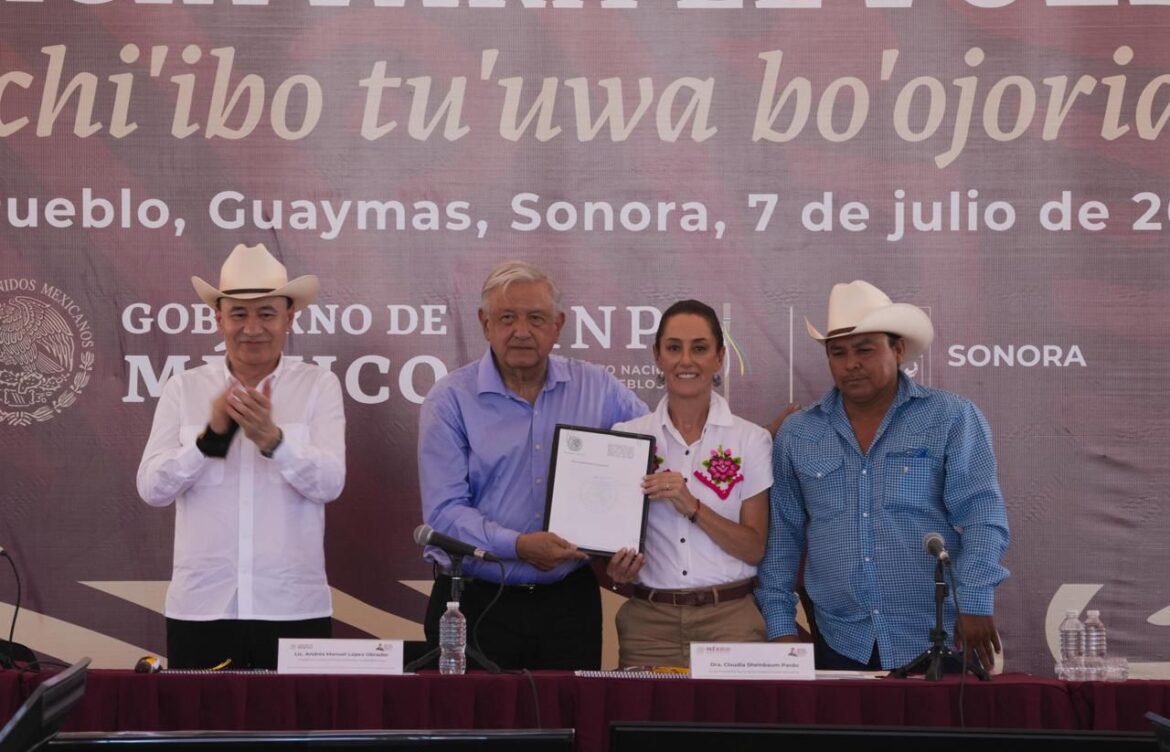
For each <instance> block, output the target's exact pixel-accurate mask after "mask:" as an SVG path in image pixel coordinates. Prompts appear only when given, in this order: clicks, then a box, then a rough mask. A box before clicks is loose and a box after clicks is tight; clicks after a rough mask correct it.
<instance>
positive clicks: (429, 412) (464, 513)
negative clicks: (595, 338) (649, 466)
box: [418, 348, 649, 585]
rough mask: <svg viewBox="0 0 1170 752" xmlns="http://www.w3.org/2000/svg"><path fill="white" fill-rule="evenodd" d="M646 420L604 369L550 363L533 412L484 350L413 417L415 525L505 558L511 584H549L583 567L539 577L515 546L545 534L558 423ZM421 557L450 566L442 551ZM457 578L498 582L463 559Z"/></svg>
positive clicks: (491, 569)
mask: <svg viewBox="0 0 1170 752" xmlns="http://www.w3.org/2000/svg"><path fill="white" fill-rule="evenodd" d="M647 412H649V411H648V410H647V408H646V405H645V403H643V402H642V400H640V399H638V397H637V395H635V394H634V393H633V392H632V391H630V390H629V389H628V388H626V387H625V386H624V385H622V384H621V383H620V382H618V380H617V379H615V378H614V377H613V376H612V375H611V374H609V373H608V372H606V371H605V370H604V369H603V368H601V367H599V366H596V365H593V364H591V363H585V362H583V361H580V360H573V359H569V358H563V357H561V356H559V355H551V356H549V361H548V374H547V376H546V378H545V384H544V388H543V389H542V390H541V392H540V395H539V396H538V397H537V399H536V404H534V405H533V404H530V403H529V402H528V401H527V400H525V399H523V398H522V397H520V396H519V395H517V394H515V393H514V392H512V391H511V390H510V389H508V388H507V387H505V386H504V382H503V379H502V378H501V377H500V372H499V370H498V369H497V368H496V364H495V361H494V360H493V359H492V352H491V349H490V348H489V349H488V350H487V352H486V353H484V356H483V357H482V358H480V359H479V360H478V361H477V362H475V363H470V364H468V365H466V366H463V367H462V368H459V369H457V370H455V371H452V372H451V373H449V374H447V375H446V376H444V377H443V378H442V379H440V380H439V381H438V382H437V383H436V384H435V386H434V387H433V388H432V389H431V391H430V393H429V394H427V398H426V400H425V401H424V402H423V406H422V411H421V413H420V415H419V438H418V470H419V482H420V485H421V492H422V511H423V519H424V520H425V521H426V523H427V524H428V525H430V526H431V527H433V528H434V529H435V530H437V531H438V532H440V533H443V534H444V535H449V536H451V537H453V538H457V539H459V540H461V541H463V542H465V543H470V544H472V545H474V546H477V547H479V548H482V549H484V550H485V551H490V552H491V553H493V554H495V555H496V556H498V557H500V558H501V559H503V560H504V566H505V580H504V581H505V582H506V583H507V584H509V585H519V584H531V583H549V582H557V581H559V580H561V579H563V578H564V577H565V576H566V575H567V574H569V573H570V572H572V571H573V570H575V569H577V568H578V567H580V566H583V562H580V561H568V562H565V563H563V564H561V565H560V566H558V567H556V568H555V569H552V570H550V571H547V572H542V571H541V570H539V569H537V568H536V567H534V566H532V565H531V564H529V563H527V562H524V561H521V560H519V559H517V557H516V539H517V538H519V537H520V535H521V534H522V533H531V532H536V531H539V530H542V529H543V528H544V509H545V498H546V493H547V483H548V470H549V459H550V456H551V455H550V452H551V450H552V442H553V433H554V431H555V429H556V426H557V424H558V423H563V424H566V425H574V426H583V427H588V428H606V429H608V428H609V427H610V426H612V425H613V424H614V423H618V422H620V421H623V420H630V419H632V418H637V417H639V416H641V415H645V414H646V413H647ZM424 555H425V557H426V558H427V559H429V560H431V561H434V562H437V563H438V564H439V565H440V566H442V567H447V566H449V559H448V557H447V555H446V554H445V553H443V552H442V551H440V550H438V549H436V548H434V547H428V548H427V549H426V551H425V554H424ZM463 571H464V573H465V574H469V575H471V576H473V577H476V578H479V579H485V580H490V581H492V582H498V581H499V579H500V574H499V568H498V567H497V566H496V565H495V564H491V563H485V562H481V561H478V560H475V561H472V560H471V559H467V560H465V561H464V568H463Z"/></svg>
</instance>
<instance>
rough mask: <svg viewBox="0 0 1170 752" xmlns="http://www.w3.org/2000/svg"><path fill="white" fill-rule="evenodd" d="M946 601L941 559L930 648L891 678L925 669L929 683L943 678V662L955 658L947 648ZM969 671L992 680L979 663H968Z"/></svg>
mask: <svg viewBox="0 0 1170 752" xmlns="http://www.w3.org/2000/svg"><path fill="white" fill-rule="evenodd" d="M946 599H947V581H946V578H945V577H944V576H943V561H942V559H941V558H939V559H937V560H936V561H935V565H934V629H932V630H930V647H929V648H927V649H926V650H924V651H923V652H922V653H921V654H920V655H919V656H918V657H917V658H915V659H914V660H912V661H910V662H909V663H907V664H906V665H905V666H902V667H901V668H896V669H894V670H893V671H891V672H890V675H891V676H895V677H897V678H899V679H905V678H906V676H907V675H909V674H917V673H921V672H923V671H924V669H925V674H926V680H927V681H938V680H939V679H942V678H943V661H944V660H945V659H947V658H951V657H953V656H954V653H953V652H952V651H951V649H950V648H948V647H947V630H946V629H945V628H944V627H943V604H944V603H945V602H946ZM967 670H968V671H970V672H971V673H973V674H975V676H978V677H979V678H980V679H982V680H983V681H987V680H988V679H989V678H990V677H988V675H987V671H986V670H984V668H983V666H981V665H980V664H979V663H967Z"/></svg>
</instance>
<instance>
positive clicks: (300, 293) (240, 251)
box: [191, 243, 321, 310]
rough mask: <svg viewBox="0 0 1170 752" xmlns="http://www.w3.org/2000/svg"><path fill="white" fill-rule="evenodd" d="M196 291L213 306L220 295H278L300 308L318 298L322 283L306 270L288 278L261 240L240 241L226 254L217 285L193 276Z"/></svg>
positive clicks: (217, 302)
mask: <svg viewBox="0 0 1170 752" xmlns="http://www.w3.org/2000/svg"><path fill="white" fill-rule="evenodd" d="M191 284H192V285H193V286H194V287H195V292H196V293H198V294H199V297H200V298H202V299H203V302H204V303H206V304H207V305H209V306H211V307H212V308H215V307H216V306H217V305H218V304H219V299H220V298H237V299H240V300H253V299H255V298H267V297H274V296H281V297H285V298H289V299H290V300H292V308H293V310H300V309H302V308H304V307H305V306H307V305H309V304H310V303H312V302H313V301H314V300H316V299H317V293H318V292H319V291H320V288H321V285H320V283H319V282H318V281H317V277H316V276H315V275H312V274H306V275H305V276H303V277H297V278H296V279H294V280H293V281H292V282H289V281H288V271H287V270H286V269H285V268H284V264H282V263H280V262H279V261H277V260H276V257H275V256H273V255H272V254H271V253H269V252H268V249H267V248H265V247H264V244H263V243H257V244H256V245H244V244H243V243H240V244H239V245H237V246H236V247H235V248H233V249H232V252H231V253H230V254H229V255H228V257H227V260H226V261H224V262H223V266H222V267H221V268H220V270H219V288H218V289H216V288H215V287H212V286H211V285H210V284H208V283H207V282H204V281H203V280H202V279H200V278H199V277H192V278H191Z"/></svg>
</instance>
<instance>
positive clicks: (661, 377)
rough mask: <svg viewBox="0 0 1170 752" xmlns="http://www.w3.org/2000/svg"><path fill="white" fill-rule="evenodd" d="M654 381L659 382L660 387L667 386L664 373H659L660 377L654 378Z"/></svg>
mask: <svg viewBox="0 0 1170 752" xmlns="http://www.w3.org/2000/svg"><path fill="white" fill-rule="evenodd" d="M654 380H655V381H656V382H658V386H666V374H665V373H663V372H662V371H659V372H658V375H657V376H655V377H654Z"/></svg>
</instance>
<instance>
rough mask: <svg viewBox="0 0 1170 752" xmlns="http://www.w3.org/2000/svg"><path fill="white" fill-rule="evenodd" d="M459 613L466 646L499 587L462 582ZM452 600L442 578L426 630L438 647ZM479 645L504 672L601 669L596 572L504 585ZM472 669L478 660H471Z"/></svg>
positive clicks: (434, 592)
mask: <svg viewBox="0 0 1170 752" xmlns="http://www.w3.org/2000/svg"><path fill="white" fill-rule="evenodd" d="M464 582H465V584H464V589H463V598H462V599H461V605H460V609H461V610H462V611H463V615H464V616H466V617H467V644H468V646H469V647H470V646H474V645H475V638H474V635H475V632H476V625H477V624H479V622H480V615H481V614H483V611H484V608H486V607H487V605H488V603H489V602H490V601H491V600H492V598H494V597H495V595H496V592H497V590H498V589H499V585H497V584H496V583H494V582H487V581H486V580H472V581H466V580H465V581H464ZM450 598H451V578H450V577H449V576H447V575H443V574H440V575H439V576H438V577H436V578H435V585H434V587H433V588H432V589H431V600H430V602H429V603H428V604H427V614H426V621H425V622H424V631H425V633H426V638H427V644H428V645H429V646H430V647H432V648H433V647H435V646H436V645H438V644H439V617H440V616H442V615H443V612H444V611H446V610H447V601H448V600H450ZM479 647H480V649H481V650H482V651H483V654H484V656H486V657H487V658H488V659H489V660H492V661H495V662H496V663H497V664H498V665H499V666H500V668H502V669H505V670H511V669H521V668H527V669H561V670H577V669H587V670H597V669H599V668H601V593H600V591H599V590H598V588H597V577H596V576H595V575H594V574H593V570H592V569H591V568H590V567H588V566H584V567H581V568H580V569H578V570H576V571H575V572H573V573H572V574H570V575H569V576H567V577H565V579H563V580H561V581H560V582H555V583H552V584H549V585H534V586H531V587H527V586H518V585H505V586H504V592H503V594H502V595H501V596H500V599H499V600H498V601H496V604H495V605H494V606H492V609H491V611H489V612H488V613H487V616H486V618H484V619H483V623H482V625H480V626H479ZM468 665H469V666H473V665H474V660H473V659H471V658H470V657H469V658H468Z"/></svg>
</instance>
